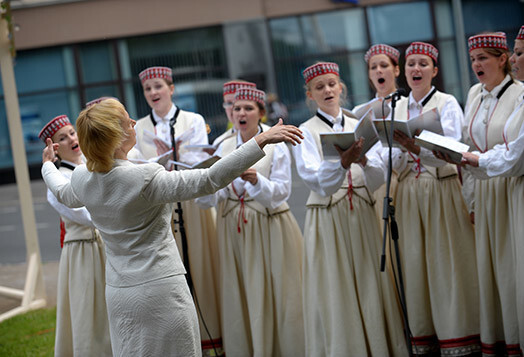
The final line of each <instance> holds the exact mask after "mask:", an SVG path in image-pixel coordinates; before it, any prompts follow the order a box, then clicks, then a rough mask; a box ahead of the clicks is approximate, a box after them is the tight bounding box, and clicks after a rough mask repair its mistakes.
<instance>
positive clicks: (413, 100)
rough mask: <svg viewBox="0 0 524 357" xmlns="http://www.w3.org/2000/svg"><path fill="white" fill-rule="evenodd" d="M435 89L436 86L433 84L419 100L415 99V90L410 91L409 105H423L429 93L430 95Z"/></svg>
mask: <svg viewBox="0 0 524 357" xmlns="http://www.w3.org/2000/svg"><path fill="white" fill-rule="evenodd" d="M433 89H435V86H431V88H429V91H428V92H427V93H426V95H425V96H424V97H422V99H420V100H419V101H418V102H417V101H416V100H415V98H413V91H411V92H409V107H410V108H412V107H413V106H415V105H419V106H422V103H423V102H424V100H426V98H427V97H428V95H430V94H431V92H433Z"/></svg>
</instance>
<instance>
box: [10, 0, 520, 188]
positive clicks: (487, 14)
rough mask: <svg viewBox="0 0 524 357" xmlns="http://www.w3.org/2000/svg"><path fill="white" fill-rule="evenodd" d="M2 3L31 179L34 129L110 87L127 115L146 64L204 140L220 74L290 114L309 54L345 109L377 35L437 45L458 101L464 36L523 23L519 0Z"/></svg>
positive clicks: (299, 109)
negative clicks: (166, 76) (335, 73)
mask: <svg viewBox="0 0 524 357" xmlns="http://www.w3.org/2000/svg"><path fill="white" fill-rule="evenodd" d="M11 8H12V16H13V21H12V22H13V24H14V29H15V32H14V42H15V46H16V50H17V52H16V58H15V75H16V84H17V91H18V94H19V101H20V112H21V117H22V123H23V130H24V140H25V147H26V151H27V155H28V162H29V166H30V167H31V177H32V178H37V177H39V167H40V160H41V149H42V145H41V143H40V142H39V140H38V138H37V134H38V132H39V130H40V129H41V128H42V126H43V125H44V124H45V123H46V122H47V121H48V120H50V119H51V118H53V117H54V116H56V115H59V114H67V115H68V116H69V117H70V118H71V119H72V120H73V121H74V120H75V118H76V116H77V115H78V113H79V112H80V110H81V109H82V108H83V107H84V105H85V103H86V102H87V101H89V100H91V99H94V98H98V97H100V96H114V97H117V98H119V99H120V100H121V101H122V102H123V103H124V104H125V106H126V107H127V108H128V111H129V113H130V115H131V117H133V118H135V119H138V118H140V117H142V116H144V115H146V114H147V113H148V112H149V109H148V106H147V103H146V101H145V99H144V97H143V95H142V90H141V86H140V82H139V80H138V73H139V72H140V71H141V70H142V69H144V68H146V67H148V66H152V65H162V66H169V67H171V68H173V73H174V81H175V103H176V104H177V105H178V106H180V107H181V108H182V109H186V110H189V111H195V112H198V113H200V114H202V115H203V116H204V117H205V119H206V121H207V123H208V124H209V126H210V128H211V132H210V135H209V136H210V140H213V139H214V138H215V137H216V136H218V135H220V134H221V133H222V132H223V131H224V129H225V126H226V123H227V120H226V118H225V114H224V112H223V109H222V106H221V103H222V83H223V82H225V81H227V80H228V79H233V78H238V79H245V80H248V81H252V82H255V83H256V84H257V86H258V87H259V88H261V89H263V90H265V91H268V92H272V93H274V94H276V95H277V96H278V98H279V101H280V102H282V103H283V104H285V105H286V106H287V109H288V111H289V116H288V118H287V121H288V123H293V124H299V123H301V122H303V121H304V120H306V119H307V118H309V116H310V111H309V109H308V108H307V107H306V105H305V101H304V98H305V95H304V86H303V83H304V82H303V79H302V77H301V71H302V69H304V68H305V67H307V66H308V65H310V64H312V63H314V62H315V61H317V60H325V61H334V62H337V63H338V64H339V65H340V68H341V77H342V79H343V80H344V82H345V83H346V84H347V86H348V89H349V93H348V94H349V98H348V99H349V103H347V107H348V108H352V107H353V106H354V105H356V104H359V103H362V102H364V101H367V100H369V99H370V98H371V97H372V96H373V93H372V92H371V89H370V87H369V84H368V80H367V68H366V63H365V62H364V60H363V56H364V53H365V51H366V50H367V49H368V48H369V47H370V45H372V44H376V43H387V44H390V45H392V46H395V47H397V48H398V49H399V50H400V51H401V52H402V53H403V52H404V50H405V49H406V47H407V46H408V45H409V44H410V43H411V42H412V41H425V42H430V43H433V44H434V45H436V46H437V48H438V49H439V50H440V57H439V67H440V75H439V76H438V77H437V79H436V83H435V84H436V86H437V88H439V89H440V90H443V91H445V92H447V93H451V94H453V95H455V96H456V97H457V99H458V100H459V102H460V103H462V104H463V103H464V102H465V96H466V94H467V89H468V88H469V86H470V85H471V84H472V83H473V82H474V76H473V75H472V73H470V72H471V71H470V69H469V63H468V62H469V58H468V57H469V56H468V53H467V47H466V43H467V42H466V41H467V37H469V36H471V35H473V34H476V33H479V32H481V31H504V32H506V34H507V35H508V40H509V45H510V46H511V47H513V39H514V38H515V36H516V33H517V32H518V29H519V28H520V26H521V25H522V24H524V2H523V1H520V0H492V1H489V0H422V1H391V0H389V1H388V0H360V1H358V0H346V1H343V0H342V1H341V0H285V1H281V0H222V1H215V0H195V1H188V0H176V1H170V0H148V1H141V0H65V1H57V0H12V1H11ZM402 67H403V63H402V62H401V68H402ZM403 81H404V80H403V75H401V80H400V85H401V86H403V83H404V82H403ZM404 86H405V85H404ZM3 98H4V97H3V91H2V89H1V88H0V173H1V179H0V183H8V182H14V174H13V160H12V155H11V149H10V143H9V134H8V128H7V120H6V114H5V107H4V99H3Z"/></svg>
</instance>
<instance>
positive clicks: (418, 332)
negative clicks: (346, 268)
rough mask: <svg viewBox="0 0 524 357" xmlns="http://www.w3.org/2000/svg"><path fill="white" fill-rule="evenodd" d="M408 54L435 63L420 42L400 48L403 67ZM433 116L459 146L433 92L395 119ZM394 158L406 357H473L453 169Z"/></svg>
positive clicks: (468, 267) (475, 340)
mask: <svg viewBox="0 0 524 357" xmlns="http://www.w3.org/2000/svg"><path fill="white" fill-rule="evenodd" d="M413 54H421V55H426V56H429V57H430V58H431V59H433V60H434V61H435V63H436V62H437V58H438V50H437V49H436V48H435V47H434V46H432V45H430V44H427V43H422V42H414V43H412V44H411V45H410V46H409V47H408V49H407V50H406V61H407V58H408V57H409V56H410V55H413ZM434 108H437V110H438V113H439V114H440V123H441V126H442V129H443V135H445V136H447V137H451V138H454V139H456V140H459V139H460V137H461V128H462V124H463V121H464V114H463V112H462V109H461V108H460V106H459V104H458V102H457V100H456V99H455V98H454V97H453V96H452V95H449V94H445V93H442V92H440V91H438V90H437V89H436V88H435V87H433V86H432V87H431V88H430V90H429V92H428V93H426V95H425V96H424V97H423V98H421V99H420V100H419V101H418V102H417V101H416V100H415V99H414V97H413V92H411V93H410V94H409V97H406V98H402V99H401V100H399V101H398V102H397V106H396V115H395V119H398V120H409V119H410V118H413V117H416V116H418V115H420V114H422V113H424V112H426V111H429V110H432V109H434ZM394 150H395V152H396V155H394V156H395V158H394V160H395V162H394V167H397V169H398V173H399V174H398V185H397V191H396V194H395V204H396V208H397V222H398V227H399V236H400V239H399V247H400V254H401V261H402V271H403V274H404V276H405V282H406V288H405V295H406V305H407V310H408V318H409V325H410V328H411V332H412V333H413V339H412V344H413V352H414V353H416V354H423V353H430V352H438V351H439V349H440V353H441V354H445V355H450V356H462V355H464V354H467V353H474V352H478V351H479V350H480V340H479V322H478V306H479V302H478V301H479V296H478V294H479V292H478V283H477V279H476V277H477V268H476V259H475V253H474V252H475V237H474V233H473V227H472V225H471V223H470V221H469V215H468V212H467V209H466V205H465V203H464V200H463V198H462V194H461V186H460V182H459V178H458V172H457V168H456V166H455V165H451V164H447V163H446V162H444V161H442V160H439V159H437V158H436V157H435V156H434V155H433V153H432V152H431V151H429V150H427V149H425V148H422V147H421V148H420V153H419V155H418V156H417V155H415V154H412V153H410V152H401V150H400V149H394ZM400 152H401V153H400ZM399 153H400V154H399Z"/></svg>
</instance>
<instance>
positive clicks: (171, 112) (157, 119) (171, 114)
mask: <svg viewBox="0 0 524 357" xmlns="http://www.w3.org/2000/svg"><path fill="white" fill-rule="evenodd" d="M171 104H172V105H171V109H169V111H168V112H167V114H166V116H165V117H161V116H160V115H158V114H157V113H156V112H155V110H154V109H153V111H152V112H153V119H155V123H157V124H159V123H162V122H164V123H169V121H170V120H171V118H172V117H174V116H175V113H176V105H175V103H171Z"/></svg>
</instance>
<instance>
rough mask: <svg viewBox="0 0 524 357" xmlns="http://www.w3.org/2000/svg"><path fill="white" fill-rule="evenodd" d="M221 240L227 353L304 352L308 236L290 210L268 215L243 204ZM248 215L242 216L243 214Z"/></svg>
mask: <svg viewBox="0 0 524 357" xmlns="http://www.w3.org/2000/svg"><path fill="white" fill-rule="evenodd" d="M220 207H222V208H219V210H218V219H217V227H218V241H219V248H220V249H219V251H220V262H221V272H222V278H221V285H222V287H221V291H222V302H223V304H222V316H223V336H224V347H225V353H226V355H227V356H233V357H236V356H239V357H240V356H290V357H291V356H303V355H304V327H303V318H302V300H301V287H302V278H301V255H302V245H303V238H302V234H301V232H300V228H299V227H298V224H297V222H296V220H295V218H294V217H293V215H292V214H291V212H290V211H287V212H283V213H279V214H275V215H273V216H266V215H264V214H262V213H260V212H257V211H256V210H254V209H252V208H250V207H248V206H247V205H246V207H245V211H244V217H245V219H246V221H247V222H246V223H244V222H243V220H241V221H240V229H241V231H240V232H238V224H239V213H240V205H238V206H236V207H235V208H233V209H232V210H231V211H230V212H228V213H227V214H226V215H225V216H224V217H222V212H223V211H222V209H223V205H222V206H220ZM241 217H242V216H241Z"/></svg>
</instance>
